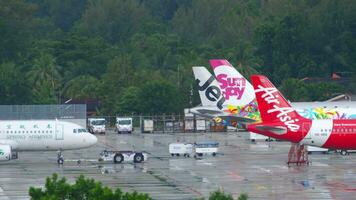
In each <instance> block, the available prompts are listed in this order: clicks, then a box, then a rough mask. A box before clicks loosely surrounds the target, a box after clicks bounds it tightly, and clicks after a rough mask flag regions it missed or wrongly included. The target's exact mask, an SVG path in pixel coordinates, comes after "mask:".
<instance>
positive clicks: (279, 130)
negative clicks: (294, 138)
mask: <svg viewBox="0 0 356 200" xmlns="http://www.w3.org/2000/svg"><path fill="white" fill-rule="evenodd" d="M256 129H257V130H260V131H269V132H272V133H274V134H277V135H283V134H286V133H287V128H286V127H283V126H268V125H256Z"/></svg>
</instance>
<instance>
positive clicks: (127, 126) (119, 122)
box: [116, 117, 133, 134]
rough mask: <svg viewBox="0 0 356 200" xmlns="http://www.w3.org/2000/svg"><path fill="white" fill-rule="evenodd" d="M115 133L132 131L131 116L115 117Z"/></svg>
mask: <svg viewBox="0 0 356 200" xmlns="http://www.w3.org/2000/svg"><path fill="white" fill-rule="evenodd" d="M116 131H117V133H119V134H120V133H132V131H133V127H132V118H131V117H116Z"/></svg>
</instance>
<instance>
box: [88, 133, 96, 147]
mask: <svg viewBox="0 0 356 200" xmlns="http://www.w3.org/2000/svg"><path fill="white" fill-rule="evenodd" d="M89 134H90V139H89V144H90V146H92V145H94V144H96V143H97V142H98V138H96V136H95V135H92V134H91V133H89Z"/></svg>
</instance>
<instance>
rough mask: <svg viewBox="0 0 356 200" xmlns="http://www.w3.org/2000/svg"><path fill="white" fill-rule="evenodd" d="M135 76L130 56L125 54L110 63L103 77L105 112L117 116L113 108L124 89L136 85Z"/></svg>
mask: <svg viewBox="0 0 356 200" xmlns="http://www.w3.org/2000/svg"><path fill="white" fill-rule="evenodd" d="M134 75H135V73H134V66H133V65H132V60H131V57H130V56H129V55H127V54H124V55H121V56H118V57H115V58H114V59H113V60H111V61H110V63H109V64H108V67H107V71H106V73H105V74H104V75H103V76H102V82H103V84H102V86H101V92H102V94H101V96H102V100H103V104H104V106H103V108H102V109H103V112H105V113H110V114H115V113H114V111H115V110H114V109H113V108H114V107H115V104H116V102H117V100H118V97H119V96H120V95H121V92H122V91H123V89H124V88H126V87H128V86H133V85H136V80H135V78H134V77H135V76H134Z"/></svg>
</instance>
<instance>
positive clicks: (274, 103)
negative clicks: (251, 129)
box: [251, 75, 306, 132]
mask: <svg viewBox="0 0 356 200" xmlns="http://www.w3.org/2000/svg"><path fill="white" fill-rule="evenodd" d="M251 80H252V83H253V87H254V89H255V94H256V99H257V103H258V108H259V110H260V113H261V119H262V122H264V123H266V122H281V123H284V125H286V126H287V128H288V129H289V130H291V131H292V132H296V131H297V130H299V128H300V124H301V121H303V120H306V119H305V118H304V117H302V116H300V115H299V114H298V113H297V112H296V111H295V110H294V109H293V108H292V107H291V105H290V104H289V102H288V101H287V100H286V99H285V98H284V97H283V95H282V94H281V93H280V92H279V91H278V89H277V88H276V87H275V86H274V85H273V84H272V83H271V82H270V81H269V79H268V78H267V77H265V76H262V75H252V76H251Z"/></svg>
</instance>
